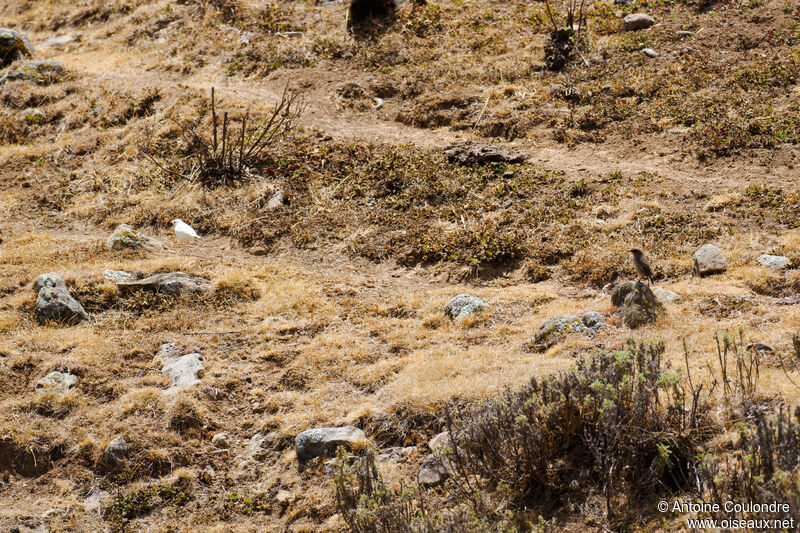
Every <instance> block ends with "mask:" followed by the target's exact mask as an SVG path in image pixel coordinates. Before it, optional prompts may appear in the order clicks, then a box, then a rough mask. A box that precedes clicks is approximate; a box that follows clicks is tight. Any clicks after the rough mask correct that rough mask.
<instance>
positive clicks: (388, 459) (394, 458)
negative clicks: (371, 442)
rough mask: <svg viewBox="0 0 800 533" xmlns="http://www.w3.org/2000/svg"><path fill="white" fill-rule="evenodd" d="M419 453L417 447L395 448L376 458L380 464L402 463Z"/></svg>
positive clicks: (388, 449)
mask: <svg viewBox="0 0 800 533" xmlns="http://www.w3.org/2000/svg"><path fill="white" fill-rule="evenodd" d="M416 451H417V447H416V446H394V447H392V448H387V449H386V450H384V451H383V452H381V453H379V454H378V455H376V456H375V460H376V461H378V462H379V463H401V462H403V461H405V460H406V458H408V456H410V455H411V454H413V453H415V452H416Z"/></svg>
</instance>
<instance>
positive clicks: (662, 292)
mask: <svg viewBox="0 0 800 533" xmlns="http://www.w3.org/2000/svg"><path fill="white" fill-rule="evenodd" d="M653 294H655V295H656V298H658V301H659V302H661V303H662V304H669V303H673V302H677V301H678V300H680V299H681V296H680V295H679V294H678V293H675V292H672V291H668V290H667V289H662V288H661V287H653Z"/></svg>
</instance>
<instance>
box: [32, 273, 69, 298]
mask: <svg viewBox="0 0 800 533" xmlns="http://www.w3.org/2000/svg"><path fill="white" fill-rule="evenodd" d="M44 287H50V288H51V289H66V288H67V282H66V281H64V278H62V277H61V275H60V274H56V273H55V272H48V273H47V274H41V275H39V276H37V277H36V281H34V282H33V293H34V294H36V295H38V294H39V291H41V290H42V289H43V288H44Z"/></svg>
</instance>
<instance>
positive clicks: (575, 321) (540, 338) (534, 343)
mask: <svg viewBox="0 0 800 533" xmlns="http://www.w3.org/2000/svg"><path fill="white" fill-rule="evenodd" d="M605 325H606V317H605V316H603V314H602V313H598V312H597V311H587V312H586V313H584V314H582V315H581V316H572V315H565V316H555V317H551V318H548V319H547V320H545V321H544V322H543V323H542V325H541V326H539V329H538V330H537V331H536V334H535V335H534V337H533V339H532V340H531V341H530V342H529V344H528V346H527V348H528V349H529V350H531V351H534V352H543V351H545V350H546V349H547V348H549V347H550V346H553V345H554V344H555V343H556V342H557V341H558V339H560V338H561V337H562V334H565V333H567V332H570V331H572V332H576V333H582V334H584V335H587V336H589V337H592V336H594V334H595V333H597V332H598V331H599V330H601V329H603V328H604V327H605Z"/></svg>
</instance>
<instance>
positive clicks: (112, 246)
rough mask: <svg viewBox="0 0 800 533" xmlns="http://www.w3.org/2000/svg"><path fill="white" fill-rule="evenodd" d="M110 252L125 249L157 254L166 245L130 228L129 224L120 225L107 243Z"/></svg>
mask: <svg viewBox="0 0 800 533" xmlns="http://www.w3.org/2000/svg"><path fill="white" fill-rule="evenodd" d="M106 247H107V248H108V249H109V250H121V249H123V248H139V249H142V250H146V251H148V252H155V251H157V250H163V249H164V248H165V246H164V243H162V242H161V241H159V240H158V239H154V238H152V237H148V236H146V235H144V234H143V233H140V232H138V231H136V230H135V229H133V228H132V227H130V226H129V225H127V224H120V225H119V226H117V229H115V230H114V233H112V234H111V236H110V237H109V238H108V240H107V241H106Z"/></svg>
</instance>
